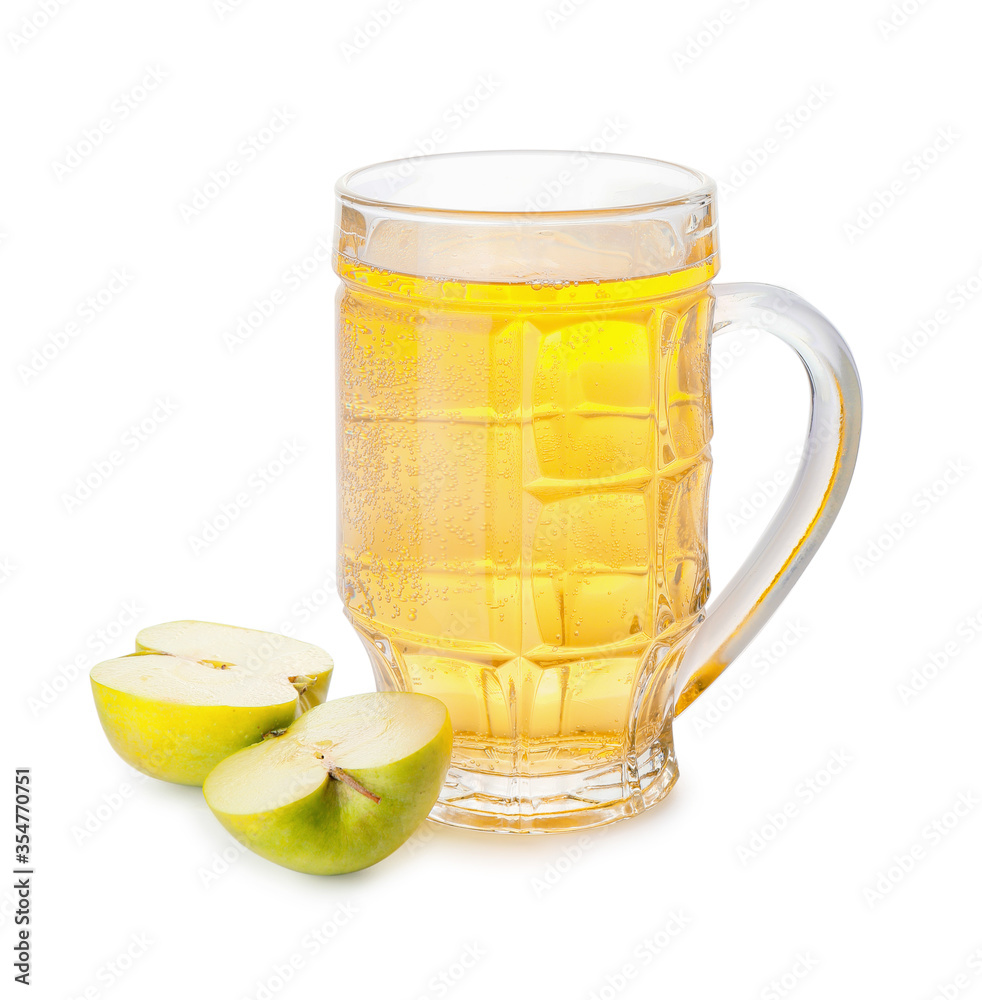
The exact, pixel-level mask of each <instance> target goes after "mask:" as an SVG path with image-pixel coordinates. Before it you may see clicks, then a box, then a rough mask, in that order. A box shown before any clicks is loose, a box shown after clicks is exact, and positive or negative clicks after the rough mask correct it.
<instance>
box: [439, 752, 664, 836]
mask: <svg viewBox="0 0 982 1000" xmlns="http://www.w3.org/2000/svg"><path fill="white" fill-rule="evenodd" d="M678 773H679V772H678V765H677V763H676V759H675V749H674V747H673V746H672V744H671V743H667V744H663V743H655V744H654V745H653V746H651V747H650V748H649V749H648V750H647V751H646V752H645V753H644V754H643V755H642V756H641V757H640V758H638V760H637V762H636V763H635V764H634V765H632V764H630V763H628V762H623V761H622V762H617V763H615V764H609V763H607V764H601V765H599V766H597V767H595V768H593V769H591V770H589V771H575V772H566V773H558V774H535V775H515V774H495V773H489V772H486V771H477V770H473V769H470V768H463V767H459V766H455V765H451V767H450V771H449V773H448V774H447V781H446V784H445V785H444V787H443V792H442V793H441V795H440V799H439V801H438V802H437V804H436V805H435V806H434V807H433V811H432V812H431V813H430V816H429V818H430V819H431V820H434V821H435V822H437V823H442V824H444V825H446V826H455V827H461V828H464V829H468V830H484V831H487V832H491V833H571V832H576V831H578V830H589V829H592V828H594V827H598V826H606V825H607V824H609V823H615V822H617V820H620V819H625V818H627V817H628V816H635V815H637V814H638V813H640V812H643V811H644V810H646V809H649V808H651V806H653V805H654V804H655V803H656V802H659V801H660V800H661V799H663V798H664V797H665V796H666V795H667V794H668V793H669V791H670V790H671V788H672V786H673V785H674V784H675V782H676V780H677V778H678Z"/></svg>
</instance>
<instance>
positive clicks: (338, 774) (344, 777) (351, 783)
mask: <svg viewBox="0 0 982 1000" xmlns="http://www.w3.org/2000/svg"><path fill="white" fill-rule="evenodd" d="M314 756H316V757H317V759H318V760H325V758H324V755H323V754H322V753H319V754H315V755H314ZM324 766H325V767H326V768H327V773H328V774H329V775H330V776H331V777H332V778H335V779H336V780H338V781H343V782H344V783H345V784H346V785H347V786H348V787H349V788H353V789H354V790H355V791H356V792H358V794H359V795H364V796H365V798H366V799H371V800H372V802H374V803H375V804H376V805H377V804H378V803H379V802H381V801H382V800H381V798H379V796H378V795H375V794H374V793H373V792H370V791H369V790H368V789H367V788H366V787H365V786H364V785H363V784H362V783H361V782H360V781H355V779H354V778H352V777H351V775H350V774H348V772H347V771H345V770H344V768H341V767H338V766H337V764H328V763H327V762H326V761H325V763H324Z"/></svg>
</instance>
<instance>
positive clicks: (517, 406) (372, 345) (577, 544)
mask: <svg viewBox="0 0 982 1000" xmlns="http://www.w3.org/2000/svg"><path fill="white" fill-rule="evenodd" d="M336 266H337V269H338V273H339V274H340V275H341V277H342V278H343V279H344V284H343V285H342V288H341V290H340V292H339V300H338V301H339V311H340V322H339V325H338V379H339V385H340V398H339V474H340V481H341V497H340V508H339V521H340V524H339V578H340V580H341V590H342V596H343V599H344V602H345V605H346V608H347V612H348V615H349V617H350V619H351V621H352V622H353V623H354V625H355V627H356V628H357V629H358V631H359V632H360V634H361V635H362V637H363V639H364V640H365V643H366V646H367V647H368V649H369V651H370V653H371V654H372V659H373V665H374V668H375V670H376V674H377V676H378V679H379V681H380V683H381V684H382V686H384V687H389V688H399V689H408V690H415V691H421V692H423V693H426V694H431V695H434V696H436V697H437V698H439V699H441V700H442V701H443V702H445V703H446V705H447V706H448V708H449V710H450V714H451V717H452V720H453V725H454V730H455V754H456V757H457V760H458V763H462V765H463V766H472V767H474V768H477V769H482V768H484V769H488V770H500V771H502V772H509V771H510V772H512V773H514V772H516V771H518V772H521V771H522V770H523V769H524V770H527V771H528V772H529V773H531V772H532V771H538V772H543V771H545V772H548V771H550V770H551V771H553V772H558V771H562V770H563V769H564V768H566V767H570V768H571V767H574V766H576V765H577V761H578V760H579V759H580V758H582V757H583V755H588V756H590V757H592V758H600V759H603V758H605V757H610V758H611V759H614V758H616V757H617V756H618V755H620V756H623V754H624V752H625V747H626V744H627V740H628V728H629V722H630V719H631V717H632V712H634V710H635V708H636V705H637V703H638V701H639V698H640V697H641V694H640V693H639V681H638V679H639V675H640V673H641V670H642V665H643V664H645V663H647V664H649V670H650V664H652V663H655V662H658V661H660V660H662V659H663V658H664V657H665V656H667V655H668V654H669V652H670V651H671V650H673V649H674V650H675V651H676V652H677V651H678V650H679V649H680V648H681V646H680V643H682V642H684V638H685V635H686V631H687V628H688V627H689V626H690V625H691V623H692V620H693V616H694V615H696V614H697V613H698V611H699V610H700V608H701V607H702V605H703V604H704V602H705V600H706V597H707V594H708V590H709V578H708V567H707V560H706V526H705V516H706V500H707V498H706V491H707V486H708V481H709V468H710V458H709V438H710V436H711V433H712V425H711V417H710V408H709V354H708V332H709V326H710V322H711V317H712V296H711V293H710V291H709V288H708V281H709V278H710V277H711V273H710V271H709V269H708V266H706V265H702V266H699V267H696V268H690V269H689V270H686V271H681V272H676V273H673V274H669V275H659V276H655V277H649V278H641V279H631V280H625V281H603V282H592V281H591V282H580V283H578V284H577V283H567V284H565V285H561V286H557V285H532V284H502V283H495V284H491V283H485V284H482V283H473V282H471V283H459V282H450V281H447V282H443V281H435V280H427V279H421V278H415V277H409V276H407V275H401V274H395V273H392V272H387V271H383V270H378V269H373V268H370V267H368V266H366V265H363V264H358V263H355V262H353V261H351V260H350V259H348V258H346V257H339V258H338V260H337V263H336ZM650 696H651V695H650V693H649V697H650ZM654 697H656V698H662V699H663V700H665V699H667V698H670V692H669V694H667V695H665V694H664V693H662V694H656V695H655V696H654ZM662 707H664V706H662ZM659 710H660V709H658V708H656V709H655V710H654V711H655V713H656V714H657V712H658V711H659ZM649 711H650V709H649ZM667 711H668V712H669V713H670V707H669V708H667ZM468 760H469V763H468Z"/></svg>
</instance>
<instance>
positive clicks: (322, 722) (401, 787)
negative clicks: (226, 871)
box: [204, 691, 452, 875]
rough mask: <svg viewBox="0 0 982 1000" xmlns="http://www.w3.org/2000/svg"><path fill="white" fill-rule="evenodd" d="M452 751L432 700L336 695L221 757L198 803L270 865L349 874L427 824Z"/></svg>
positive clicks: (389, 694) (445, 722)
mask: <svg viewBox="0 0 982 1000" xmlns="http://www.w3.org/2000/svg"><path fill="white" fill-rule="evenodd" d="M451 747H452V733H451V728H450V716H449V713H448V712H447V709H446V706H445V705H444V704H443V703H442V702H440V701H438V700H437V699H436V698H430V697H429V696H427V695H422V694H410V693H407V692H399V691H383V692H378V693H374V694H362V695H353V696H351V697H348V698H339V699H337V700H335V701H330V702H327V703H326V704H323V705H319V706H317V707H315V708H312V709H311V710H310V711H309V712H307V713H306V714H305V715H303V716H301V717H300V718H299V719H298V720H297V721H296V722H294V723H293V725H291V726H290V727H289V728H288V729H287V730H286V731H285V732H282V733H277V734H274V735H270V736H269V737H268V738H267V739H265V740H264V741H263V742H262V743H258V744H256V745H255V746H250V747H247V748H246V749H244V750H240V751H239V752H238V753H235V754H233V755H232V756H231V757H228V758H226V759H225V760H223V761H222V762H221V763H220V764H218V765H217V766H216V767H215V769H214V770H213V771H212V772H211V773H210V774H209V775H208V777H207V779H206V780H205V784H204V795H205V801H206V802H207V803H208V805H209V807H210V808H211V810H212V812H214V814H215V815H216V816H217V817H218V819H219V820H220V822H221V823H222V825H223V826H224V827H225V829H226V830H228V831H229V833H231V834H232V836H233V837H235V838H236V840H238V841H239V842H240V843H242V844H244V845H245V846H246V847H248V848H249V849H250V850H253V851H255V852H256V853H257V854H259V855H261V856H262V857H264V858H267V859H268V860H270V861H274V862H276V863H277V864H279V865H283V866H285V867H286V868H292V869H294V870H295V871H299V872H308V873H310V874H314V875H337V874H341V873H344V872H352V871H357V870H358V869H361V868H367V867H368V866H369V865H373V864H375V863H376V862H377V861H381V860H382V858H384V857H386V856H388V855H389V854H391V853H392V852H393V851H394V850H395V849H396V848H397V847H399V846H400V845H401V844H402V843H404V842H405V841H406V840H407V839H408V838H409V836H410V835H411V834H412V833H413V831H414V830H415V829H416V828H417V827H418V826H419V824H420V823H421V822H422V821H423V820H424V819H425V818H426V816H427V814H428V813H429V811H430V810H431V809H432V808H433V806H434V804H435V803H436V800H437V798H438V796H439V794H440V789H441V788H442V786H443V782H444V780H445V778H446V775H447V769H448V768H449V766H450V751H451Z"/></svg>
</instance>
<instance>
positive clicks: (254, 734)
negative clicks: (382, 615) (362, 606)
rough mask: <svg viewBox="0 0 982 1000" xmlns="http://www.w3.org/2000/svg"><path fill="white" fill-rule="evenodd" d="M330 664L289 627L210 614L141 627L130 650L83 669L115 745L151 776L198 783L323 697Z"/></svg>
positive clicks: (331, 665) (139, 768)
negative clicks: (218, 619)
mask: <svg viewBox="0 0 982 1000" xmlns="http://www.w3.org/2000/svg"><path fill="white" fill-rule="evenodd" d="M332 669H333V664H332V661H331V658H330V656H328V654H327V653H325V652H324V651H323V650H322V649H319V648H318V647H316V646H312V645H310V644H309V643H305V642H300V641H299V640H297V639H292V638H289V637H287V636H281V635H275V634H273V633H271V632H260V631H256V630H254V629H243V628H236V627H235V626H232V625H218V624H214V623H212V622H169V623H167V624H165V625H155V626H152V627H151V628H146V629H143V630H142V631H141V632H140V633H139V634H138V636H137V652H136V653H131V654H130V655H129V656H120V657H117V658H116V659H113V660H106V661H104V662H102V663H97V664H96V665H95V666H94V667H93V668H92V671H91V674H90V679H91V683H92V694H93V697H94V698H95V704H96V710H97V711H98V714H99V721H100V722H101V723H102V727H103V729H104V730H105V732H106V736H107V737H108V738H109V742H110V744H111V745H112V747H113V749H114V750H115V751H116V752H117V753H118V754H119V755H120V757H122V758H123V760H125V761H126V762H127V763H128V764H130V765H131V766H132V767H135V768H136V769H137V770H139V771H142V772H143V773H144V774H148V775H150V776H151V777H154V778H161V779H163V780H165V781H173V782H177V783H179V784H184V785H200V784H202V782H203V781H204V780H205V777H206V776H207V775H208V772H209V771H211V769H212V768H213V767H214V766H215V765H216V764H218V763H219V762H220V761H221V760H224V759H225V758H226V757H228V756H229V754H232V753H235V752H236V751H237V750H241V749H242V748H243V747H246V746H249V745H250V744H252V743H257V742H258V741H260V740H261V739H262V738H263V736H265V734H266V733H268V732H270V730H274V729H280V728H283V727H285V726H289V725H290V723H291V722H292V721H293V720H294V719H295V718H296V717H297V715H298V714H299V713H300V712H302V711H304V709H305V708H307V707H308V706H309V705H310V704H311V703H312V702H314V701H315V700H316V701H319V700H321V699H322V698H323V696H324V694H325V693H326V691H327V687H328V684H329V683H330V677H331V671H332Z"/></svg>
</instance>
